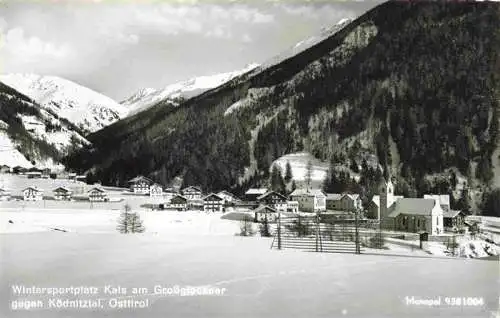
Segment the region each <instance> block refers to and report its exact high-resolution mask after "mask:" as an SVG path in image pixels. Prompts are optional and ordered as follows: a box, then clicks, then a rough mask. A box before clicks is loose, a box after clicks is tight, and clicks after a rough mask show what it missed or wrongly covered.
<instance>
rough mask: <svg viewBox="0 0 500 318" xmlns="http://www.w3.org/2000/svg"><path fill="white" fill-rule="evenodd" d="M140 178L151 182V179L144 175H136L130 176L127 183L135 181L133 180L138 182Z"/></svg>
mask: <svg viewBox="0 0 500 318" xmlns="http://www.w3.org/2000/svg"><path fill="white" fill-rule="evenodd" d="M141 180H144V181H147V182H149V183H153V180H151V179H149V178H146V177H144V176H137V177H135V178H132V179H130V180H129V181H128V183H135V182H139V181H141Z"/></svg>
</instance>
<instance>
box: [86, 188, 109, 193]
mask: <svg viewBox="0 0 500 318" xmlns="http://www.w3.org/2000/svg"><path fill="white" fill-rule="evenodd" d="M87 192H88V193H90V192H102V193H104V192H106V190H104V189H103V188H100V187H93V188H92V189H90V190H89V191H87Z"/></svg>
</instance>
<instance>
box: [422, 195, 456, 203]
mask: <svg viewBox="0 0 500 318" xmlns="http://www.w3.org/2000/svg"><path fill="white" fill-rule="evenodd" d="M424 199H434V200H437V201H438V202H439V204H440V205H447V206H449V205H450V196H449V195H448V194H424Z"/></svg>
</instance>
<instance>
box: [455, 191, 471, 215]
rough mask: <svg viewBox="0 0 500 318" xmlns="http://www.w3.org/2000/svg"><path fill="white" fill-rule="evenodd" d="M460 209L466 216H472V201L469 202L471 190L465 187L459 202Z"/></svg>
mask: <svg viewBox="0 0 500 318" xmlns="http://www.w3.org/2000/svg"><path fill="white" fill-rule="evenodd" d="M457 206H458V208H459V209H460V210H461V211H462V212H464V213H465V214H471V207H470V200H469V190H468V189H467V188H466V187H465V186H464V188H463V189H462V193H461V195H460V198H459V199H458V202H457Z"/></svg>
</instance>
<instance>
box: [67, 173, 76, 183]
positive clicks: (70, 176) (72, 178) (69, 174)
mask: <svg viewBox="0 0 500 318" xmlns="http://www.w3.org/2000/svg"><path fill="white" fill-rule="evenodd" d="M68 180H72V181H76V173H74V172H70V173H68Z"/></svg>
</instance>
